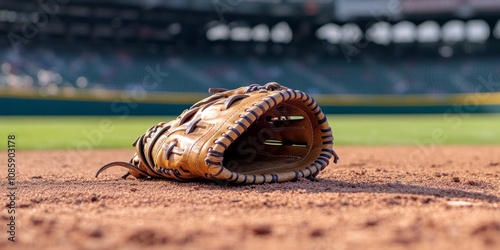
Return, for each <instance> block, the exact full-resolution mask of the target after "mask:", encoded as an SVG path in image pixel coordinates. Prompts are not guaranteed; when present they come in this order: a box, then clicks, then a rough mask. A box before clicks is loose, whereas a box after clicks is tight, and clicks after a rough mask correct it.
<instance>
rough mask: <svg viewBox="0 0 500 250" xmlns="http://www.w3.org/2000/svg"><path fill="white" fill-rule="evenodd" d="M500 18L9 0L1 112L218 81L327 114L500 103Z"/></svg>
mask: <svg viewBox="0 0 500 250" xmlns="http://www.w3.org/2000/svg"><path fill="white" fill-rule="evenodd" d="M499 14H500V1H498V0H245V1H243V0H211V1H208V0H169V1H167V0H165V1H161V0H147V1H133V0H48V1H34V0H33V1H28V0H17V1H6V0H2V1H0V35H1V39H0V64H1V72H0V105H1V106H2V109H1V111H0V115H113V114H115V115H122V114H129V113H130V114H133V115H176V114H178V113H179V112H180V111H181V110H182V109H184V108H186V107H189V106H190V104H192V103H194V102H195V101H197V100H198V99H199V98H201V97H203V96H205V95H206V94H205V93H206V91H207V88H209V87H223V88H236V87H238V86H242V85H248V84H252V83H259V84H265V83H266V82H271V81H276V82H279V83H280V84H282V85H285V86H288V87H291V88H296V89H301V90H304V91H306V92H308V93H310V94H313V95H315V96H317V98H318V100H319V102H320V103H321V104H323V106H324V110H325V112H327V113H445V112H449V111H450V110H451V112H499V111H500V94H499V92H500V17H499V16H500V15H499ZM137 103H139V105H138V104H137ZM457 105H460V107H459V108H457ZM124 107H126V108H127V109H126V110H125V109H123V108H124ZM125 111H127V112H125Z"/></svg>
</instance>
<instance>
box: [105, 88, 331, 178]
mask: <svg viewBox="0 0 500 250" xmlns="http://www.w3.org/2000/svg"><path fill="white" fill-rule="evenodd" d="M332 146H333V136H332V134H331V129H330V127H329V125H328V122H327V121H326V117H325V115H324V114H323V112H321V109H320V108H319V106H318V105H317V103H316V102H315V101H314V100H313V98H312V97H310V96H308V95H307V94H305V93H304V92H301V91H298V90H291V89H288V88H286V87H283V86H280V85H278V84H277V83H268V84H266V85H265V86H258V85H251V86H247V87H241V88H238V89H235V90H228V91H223V92H219V93H216V94H213V95H212V96H209V97H207V98H205V99H203V100H201V101H199V102H198V103H196V104H194V105H193V106H192V107H191V108H190V109H188V110H185V111H184V112H183V113H182V114H181V115H179V116H178V117H177V119H175V120H173V121H171V122H169V123H160V124H157V125H156V126H153V127H152V128H150V129H149V130H148V131H147V132H146V134H145V135H143V136H141V137H140V138H139V139H138V141H137V142H136V143H135V147H136V151H137V153H136V156H134V157H133V159H132V160H131V162H130V165H131V166H130V167H128V168H129V169H130V171H129V173H130V174H131V175H133V176H135V177H137V178H144V177H151V178H170V179H177V180H190V179H196V178H204V179H211V180H216V181H218V182H224V183H225V182H231V183H269V182H283V181H290V180H296V179H298V178H302V177H314V176H316V175H317V174H318V173H319V172H320V171H321V170H322V169H324V168H325V167H326V166H327V165H328V163H329V160H330V158H331V157H334V161H335V162H336V161H337V159H338V157H337V156H336V154H335V152H334V151H333V148H332ZM108 165H112V164H108ZM107 167H110V166H105V168H107ZM103 168H104V167H103ZM100 171H102V170H100Z"/></svg>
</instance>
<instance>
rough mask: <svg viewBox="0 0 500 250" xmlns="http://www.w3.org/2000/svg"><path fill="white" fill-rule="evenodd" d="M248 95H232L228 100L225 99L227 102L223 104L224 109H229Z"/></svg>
mask: <svg viewBox="0 0 500 250" xmlns="http://www.w3.org/2000/svg"><path fill="white" fill-rule="evenodd" d="M248 96H249V95H233V96H231V97H229V98H227V100H226V101H225V102H224V109H228V108H230V107H231V105H233V103H234V102H235V101H237V100H240V99H245V98H247V97H248Z"/></svg>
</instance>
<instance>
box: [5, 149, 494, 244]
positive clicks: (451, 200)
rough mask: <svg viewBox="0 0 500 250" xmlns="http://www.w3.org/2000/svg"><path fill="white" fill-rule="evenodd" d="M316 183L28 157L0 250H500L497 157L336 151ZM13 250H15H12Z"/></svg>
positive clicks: (126, 154) (89, 158) (97, 155)
mask: <svg viewBox="0 0 500 250" xmlns="http://www.w3.org/2000/svg"><path fill="white" fill-rule="evenodd" d="M336 149H337V152H338V153H339V155H340V157H341V160H340V162H339V164H337V165H330V166H329V167H328V168H327V169H326V170H325V171H324V172H322V173H321V174H320V175H319V178H318V180H317V181H315V182H312V181H309V180H301V181H298V182H290V183H282V184H268V185H247V186H229V187H221V186H217V185H214V184H207V183H176V182H171V181H138V180H135V179H133V178H132V177H129V179H127V180H121V179H120V178H119V176H121V175H122V174H123V173H124V172H125V171H126V170H125V169H119V168H116V169H110V170H108V171H106V172H104V173H103V174H102V175H101V176H100V177H99V178H98V179H96V178H94V174H95V171H96V170H97V169H98V168H99V167H100V166H101V165H102V164H104V163H107V162H109V161H114V160H128V159H129V158H130V157H131V155H132V154H133V151H132V150H104V151H92V152H84V153H80V154H77V153H76V152H74V151H59V152H56V151H47V152H34V151H26V152H25V151H20V152H18V154H17V155H16V161H17V171H18V172H17V175H16V182H15V183H14V184H15V187H17V189H16V193H15V204H16V208H15V209H16V215H15V216H16V218H15V225H16V226H15V236H16V238H15V239H16V242H15V243H13V242H10V241H8V240H7V238H8V237H9V234H8V233H7V232H6V231H7V230H8V227H7V226H6V224H7V223H10V217H9V216H10V215H9V214H8V212H7V211H8V210H7V209H8V206H9V197H8V196H7V195H8V194H9V192H8V190H7V188H5V187H6V186H7V185H8V183H7V181H6V180H5V179H6V177H7V167H6V161H5V158H4V156H5V155H7V153H6V152H5V151H3V152H1V153H2V155H3V156H2V158H0V159H4V160H2V161H3V162H4V163H2V164H3V165H4V167H3V168H2V169H3V171H2V172H1V176H2V187H4V188H2V190H3V192H4V193H5V195H4V194H2V198H1V199H2V200H1V201H2V202H3V204H4V209H2V212H1V217H2V230H0V231H1V235H2V236H1V238H0V248H1V249H114V248H121V249H136V248H139V247H141V248H156V249H165V248H175V249H177V248H187V249H206V248H210V249H324V250H327V249H451V248H455V249H500V146H492V147H487V146H447V147H444V146H439V147H428V148H418V147H354V146H353V147H347V146H344V147H336ZM13 246H14V248H12V247H13Z"/></svg>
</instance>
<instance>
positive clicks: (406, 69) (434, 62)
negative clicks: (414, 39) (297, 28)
mask: <svg viewBox="0 0 500 250" xmlns="http://www.w3.org/2000/svg"><path fill="white" fill-rule="evenodd" d="M0 65H1V72H0V88H11V89H20V90H22V89H43V90H44V93H45V94H46V95H55V94H58V93H59V92H60V91H61V89H74V90H77V89H96V88H102V89H118V90H126V91H136V90H139V91H143V90H146V91H173V92H175V91H179V92H205V91H206V89H207V88H208V87H225V88H235V87H238V86H241V85H248V84H251V83H259V84H264V83H266V82H270V81H276V82H279V83H281V84H283V85H286V86H288V87H291V88H297V89H303V90H305V91H307V92H309V93H311V94H319V93H323V94H324V93H327V94H438V95H439V94H446V93H467V92H474V91H475V90H476V88H477V86H478V84H481V81H483V80H484V79H490V80H491V79H493V80H500V60H498V59H497V58H496V57H494V56H491V57H490V56H456V57H451V58H447V57H439V56H436V57H431V58H426V57H419V56H418V55H415V56H407V57H402V58H399V59H394V60H388V59H387V58H381V57H379V56H375V55H373V54H371V53H369V52H366V53H360V54H359V55H355V56H353V57H352V58H347V57H346V56H344V55H342V53H339V54H338V55H336V56H322V55H315V54H309V55H303V56H300V57H292V56H286V55H282V56H270V55H267V56H264V55H260V56H259V55H257V54H247V55H235V54H232V53H214V52H207V53H196V52H193V53H172V52H171V51H161V50H159V49H152V50H134V49H130V48H121V47H115V46H108V47H106V46H102V47H97V48H96V47H94V48H93V47H91V46H86V45H82V46H76V45H75V46H70V47H56V46H51V45H44V46H34V47H30V48H23V49H20V50H15V49H14V48H4V49H1V50H0ZM152 83H154V84H152ZM498 91H500V89H498Z"/></svg>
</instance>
